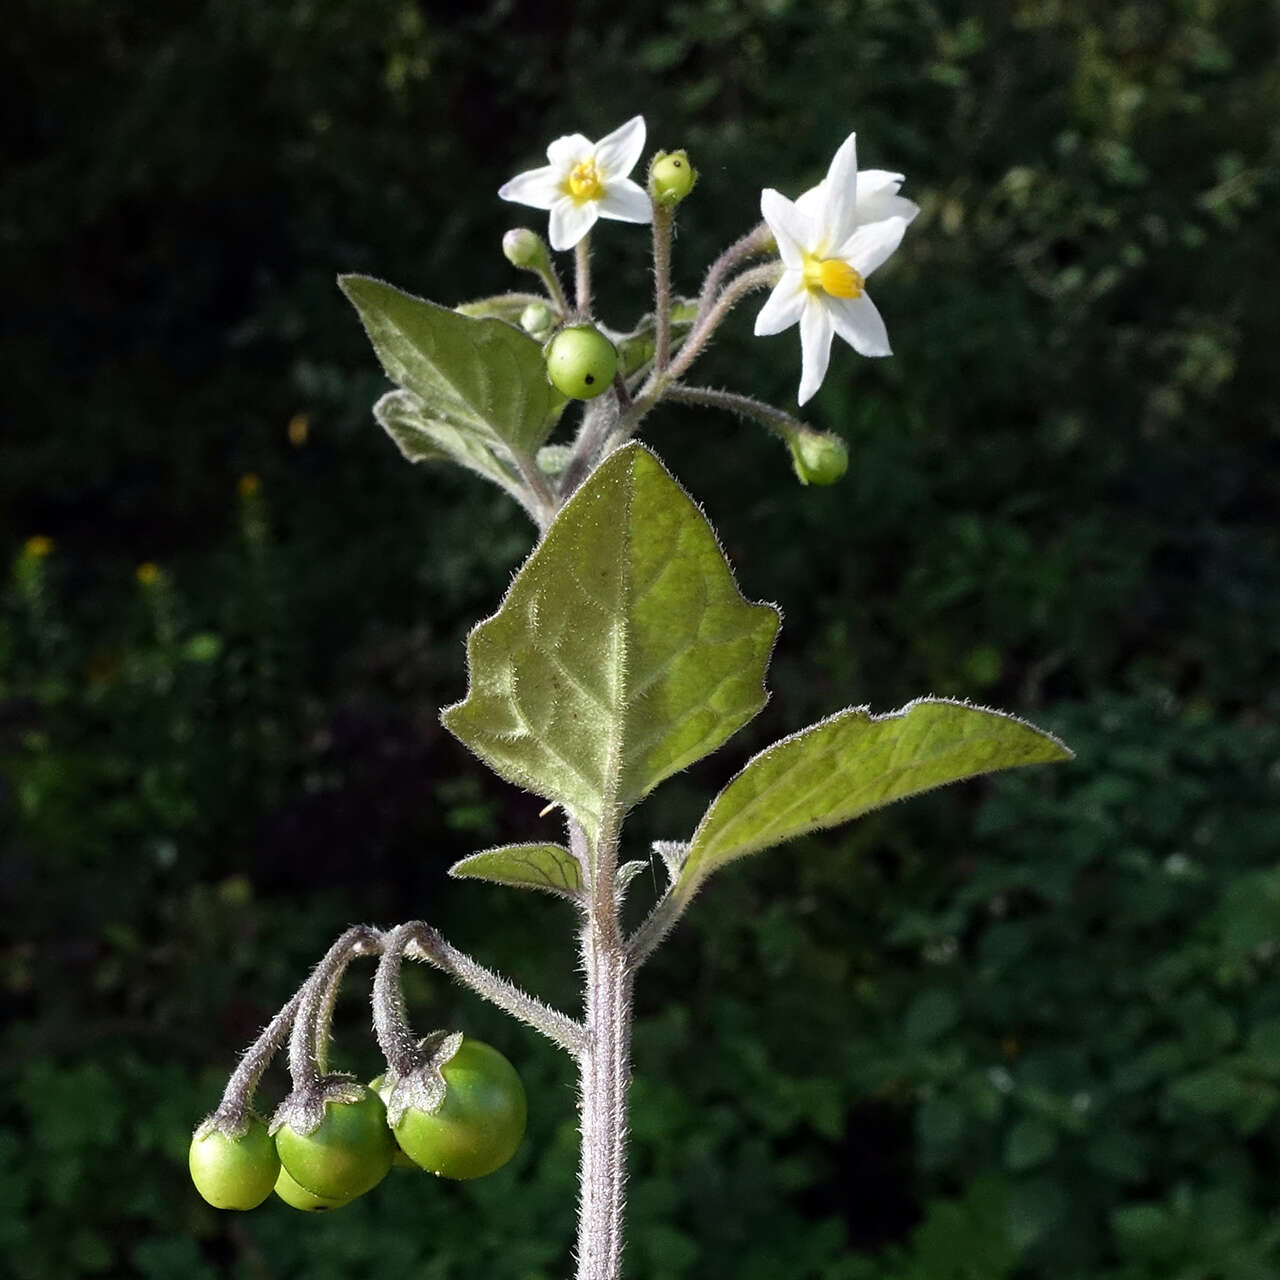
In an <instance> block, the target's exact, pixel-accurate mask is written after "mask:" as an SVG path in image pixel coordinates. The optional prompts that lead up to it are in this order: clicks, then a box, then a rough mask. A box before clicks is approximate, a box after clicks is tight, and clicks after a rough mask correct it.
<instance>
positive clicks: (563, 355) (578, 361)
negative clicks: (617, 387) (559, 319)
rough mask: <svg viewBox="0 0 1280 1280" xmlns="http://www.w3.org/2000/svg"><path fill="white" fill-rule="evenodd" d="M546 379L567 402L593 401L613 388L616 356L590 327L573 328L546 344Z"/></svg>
mask: <svg viewBox="0 0 1280 1280" xmlns="http://www.w3.org/2000/svg"><path fill="white" fill-rule="evenodd" d="M543 354H544V355H545V356H546V361H547V377H548V378H549V379H550V380H551V382H552V384H553V385H554V386H555V387H557V388H559V390H560V391H562V392H563V393H564V394H565V395H567V396H568V397H569V398H570V399H571V400H594V399H595V397H596V396H598V395H600V394H601V393H602V392H604V391H607V390H608V389H609V387H610V386H612V385H613V375H614V374H615V373H617V371H618V352H617V350H616V349H615V348H614V345H613V343H612V342H610V341H609V339H608V338H606V337H605V336H604V334H603V333H601V332H600V330H599V329H597V328H596V327H595V326H594V325H589V324H575V325H570V326H569V327H568V328H566V329H561V330H560V332H559V333H557V334H556V335H555V337H554V338H552V339H551V341H550V342H548V343H547V345H546V348H545V350H544V353H543Z"/></svg>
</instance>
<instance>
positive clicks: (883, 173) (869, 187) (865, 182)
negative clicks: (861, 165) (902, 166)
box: [858, 169, 905, 204]
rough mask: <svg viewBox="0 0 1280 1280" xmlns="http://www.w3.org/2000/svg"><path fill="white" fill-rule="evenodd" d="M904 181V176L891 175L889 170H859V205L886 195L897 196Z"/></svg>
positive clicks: (898, 174)
mask: <svg viewBox="0 0 1280 1280" xmlns="http://www.w3.org/2000/svg"><path fill="white" fill-rule="evenodd" d="M904 181H905V179H904V178H903V176H902V174H900V173H890V172H889V170H888V169H859V170H858V203H859V204H861V203H862V202H863V201H864V200H870V199H871V197H872V196H878V195H884V194H886V193H887V194H889V195H891V196H896V195H897V194H898V188H899V187H900V186H902V184H903V182H904Z"/></svg>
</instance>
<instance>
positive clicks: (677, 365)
mask: <svg viewBox="0 0 1280 1280" xmlns="http://www.w3.org/2000/svg"><path fill="white" fill-rule="evenodd" d="M781 271H782V264H781V263H779V262H766V263H765V264H764V265H763V266H759V267H752V268H751V269H750V270H749V271H744V272H743V273H742V274H741V275H739V276H735V277H734V278H733V280H731V281H730V282H729V283H728V284H727V285H725V287H724V288H723V289H722V290H721V291H720V293H719V294H718V295H717V296H716V299H715V301H714V302H713V303H712V304H711V305H710V306H709V307H708V308H707V310H706V311H705V312H702V311H700V314H699V316H698V319H697V320H696V321H695V322H694V326H693V329H692V330H691V331H690V333H689V336H688V337H687V338H686V339H685V341H684V346H683V347H681V348H680V354H679V355H678V356H676V358H675V359H674V360H673V361H672V362H671V367H670V368H669V369H667V370H666V374H667V375H668V380H669V381H671V380H674V379H676V378H679V377H681V376H682V375H683V374H684V373H685V372H686V370H688V368H689V366H690V365H691V364H693V362H694V361H695V360H696V359H697V358H698V356H699V355H701V354H702V349H703V347H705V346H706V345H707V340H708V339H709V338H710V337H711V335H712V334H713V333H714V332H715V331H716V330H717V329H718V328H719V327H720V325H721V323H722V322H723V320H724V318H725V317H726V316H727V315H728V314H729V312H730V311H732V310H733V309H734V307H736V306H737V305H738V303H739V302H741V301H742V299H743V298H745V297H746V296H747V295H748V294H751V293H755V292H756V290H758V289H767V288H769V287H771V286H772V285H774V284H776V283H777V282H778V278H779V275H780V274H781ZM658 376H659V375H658V374H657V373H656V372H655V374H654V377H655V378H656V377H658ZM650 381H653V379H650Z"/></svg>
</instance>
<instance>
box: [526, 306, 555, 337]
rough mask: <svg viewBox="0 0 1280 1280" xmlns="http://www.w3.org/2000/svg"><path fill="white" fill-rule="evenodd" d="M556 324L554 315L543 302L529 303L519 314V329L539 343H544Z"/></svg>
mask: <svg viewBox="0 0 1280 1280" xmlns="http://www.w3.org/2000/svg"><path fill="white" fill-rule="evenodd" d="M555 322H556V313H555V312H554V311H552V310H551V308H550V307H549V306H547V304H546V303H545V302H531V303H529V305H528V306H527V307H525V309H524V310H523V311H522V312H521V313H520V327H521V328H522V329H523V330H524V331H525V333H528V334H531V335H532V336H533V337H535V338H537V339H538V340H539V341H545V340H546V337H547V334H549V333H550V332H551V327H552V325H554V324H555Z"/></svg>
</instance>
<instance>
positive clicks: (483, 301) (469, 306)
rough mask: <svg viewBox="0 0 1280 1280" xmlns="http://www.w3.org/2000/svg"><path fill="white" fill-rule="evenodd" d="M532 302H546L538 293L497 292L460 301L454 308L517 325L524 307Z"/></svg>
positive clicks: (467, 313)
mask: <svg viewBox="0 0 1280 1280" xmlns="http://www.w3.org/2000/svg"><path fill="white" fill-rule="evenodd" d="M534 302H546V298H544V297H543V296H542V295H541V294H538V293H498V294H495V295H494V296H493V297H491V298H475V299H473V300H472V301H471V302H460V303H458V305H457V306H456V307H454V310H455V311H456V312H457V313H458V314H459V315H463V316H472V317H473V318H476V319H483V318H484V317H486V316H493V317H494V318H495V319H498V320H505V321H507V323H508V324H515V325H518V324H519V323H520V316H521V314H522V313H523V312H524V309H525V308H526V307H527V306H528V305H529V304H530V303H534Z"/></svg>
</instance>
